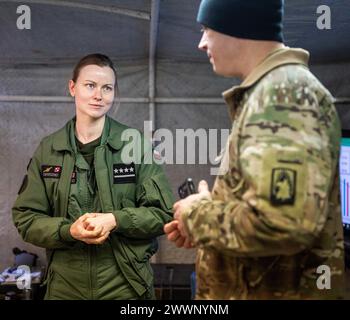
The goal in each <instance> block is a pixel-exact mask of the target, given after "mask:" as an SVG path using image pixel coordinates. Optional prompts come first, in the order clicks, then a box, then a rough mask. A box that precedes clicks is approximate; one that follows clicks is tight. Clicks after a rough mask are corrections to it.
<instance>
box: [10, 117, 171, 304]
mask: <svg viewBox="0 0 350 320" xmlns="http://www.w3.org/2000/svg"><path fill="white" fill-rule="evenodd" d="M74 125H75V121H74V119H73V120H71V121H70V122H68V123H67V125H66V126H65V127H64V128H62V129H61V130H59V131H58V132H56V133H54V134H52V135H50V136H48V137H46V138H44V139H43V140H42V142H41V143H40V146H39V147H38V149H37V150H36V152H35V154H34V156H33V158H32V161H31V163H30V165H29V166H28V174H27V177H26V179H25V182H24V185H22V187H21V190H20V192H19V195H18V198H17V200H16V202H15V204H14V207H13V219H14V223H15V225H16V227H17V229H18V231H19V233H20V234H21V236H22V237H23V239H24V240H25V241H27V242H30V243H32V244H34V245H37V246H40V247H43V248H46V249H47V260H48V273H47V280H46V281H47V292H46V296H45V298H46V299H144V298H154V290H153V272H152V269H151V267H150V264H149V259H150V257H151V256H152V255H153V254H154V253H155V252H156V250H157V240H156V237H157V236H159V235H161V234H162V233H163V225H164V224H165V223H167V222H169V221H170V220H171V219H172V217H171V214H172V211H171V208H172V204H173V196H172V192H171V189H170V186H169V184H168V182H167V179H166V177H165V175H164V173H163V170H162V169H161V167H160V166H158V165H156V164H155V163H153V162H152V161H149V160H150V159H151V158H152V157H150V155H152V149H151V148H150V147H149V146H148V145H147V143H146V142H145V141H144V139H143V138H142V136H141V134H139V133H138V132H136V131H133V132H134V133H135V132H136V133H137V134H134V135H133V137H134V139H133V140H132V141H131V142H130V140H128V141H126V140H127V139H126V138H125V135H124V133H125V132H127V131H128V130H130V128H128V127H126V126H124V125H122V124H120V123H118V122H116V121H114V120H112V119H111V118H109V117H106V121H105V126H104V129H103V133H102V136H101V142H100V145H99V146H96V148H95V150H94V156H93V162H92V161H89V157H87V156H86V155H83V154H81V153H80V152H78V151H77V147H76V143H75V136H74ZM130 146H134V147H135V150H136V152H135V155H136V154H137V155H138V157H137V156H135V157H134V160H135V161H133V162H128V163H123V161H122V154H123V148H130ZM136 146H137V147H138V148H136ZM90 156H91V155H90ZM86 160H88V161H86ZM90 160H91V157H90ZM89 162H90V164H89ZM118 171H119V172H121V171H130V172H128V173H127V174H126V173H125V172H123V173H118ZM131 171H132V172H131ZM87 212H105V213H108V212H112V213H113V214H114V215H115V218H116V222H117V227H116V229H115V230H114V231H113V232H112V233H111V234H110V236H109V238H108V239H107V241H106V242H105V243H104V244H103V245H87V244H85V243H83V242H81V241H77V240H75V239H74V238H72V236H71V235H70V232H69V229H70V226H71V224H72V222H73V221H75V220H76V219H77V218H78V217H79V216H81V215H83V214H85V213H87Z"/></svg>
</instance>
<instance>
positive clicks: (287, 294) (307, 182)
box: [164, 0, 345, 299]
mask: <svg viewBox="0 0 350 320" xmlns="http://www.w3.org/2000/svg"><path fill="white" fill-rule="evenodd" d="M282 11H283V1H281V0H268V1H246V0H244V1H243V0H242V1H237V0H230V1H223V0H203V1H202V3H201V6H200V9H199V14H198V21H199V22H200V23H201V24H202V25H203V27H204V30H203V32H204V33H203V37H202V39H201V42H200V44H199V48H200V49H202V50H204V51H206V52H207V54H208V57H209V58H210V62H211V63H212V65H213V69H214V71H215V72H216V73H218V74H220V75H224V76H238V77H240V78H242V79H243V82H242V84H241V85H240V86H236V87H233V88H232V89H230V90H228V91H226V92H224V93H223V96H224V98H225V100H226V102H227V104H228V107H229V113H230V115H231V119H232V121H233V127H232V132H231V135H230V137H229V141H228V144H227V148H226V150H225V153H224V157H223V160H222V164H221V169H222V172H221V175H219V176H218V177H217V178H216V181H215V184H214V187H213V190H212V192H211V193H210V192H209V191H208V186H207V184H206V182H205V181H201V182H200V185H199V193H198V194H195V195H191V196H189V197H187V198H186V199H184V200H181V201H179V202H177V203H176V204H175V205H174V210H175V219H177V220H175V221H173V222H171V223H169V224H167V225H166V226H165V228H164V229H165V232H166V233H167V235H168V239H169V240H171V241H174V242H175V243H176V245H177V246H178V247H182V246H183V247H186V248H188V247H191V246H193V245H194V246H196V247H198V254H197V264H196V275H197V282H196V283H197V285H196V298H197V299H338V298H343V294H344V292H343V284H344V281H345V280H344V249H343V234H342V224H341V215H340V206H339V182H338V158H339V142H340V123H339V119H338V117H337V114H336V110H335V107H334V105H333V103H332V100H333V99H332V96H331V94H330V93H329V92H328V91H327V89H326V88H325V87H324V86H323V85H322V84H321V83H320V82H319V81H318V80H317V79H316V78H315V76H314V75H312V74H311V72H310V71H309V69H308V67H307V62H308V58H309V54H308V52H306V51H304V50H302V49H290V48H288V47H285V46H284V45H283V42H282V41H283V40H282V33H281V31H282V30H281V19H282ZM250 17H253V18H254V25H255V28H256V30H254V28H253V27H252V26H250V25H249V23H250V22H249V21H250V20H251V19H250ZM326 271H329V272H326Z"/></svg>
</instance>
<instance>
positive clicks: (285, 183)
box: [271, 168, 297, 205]
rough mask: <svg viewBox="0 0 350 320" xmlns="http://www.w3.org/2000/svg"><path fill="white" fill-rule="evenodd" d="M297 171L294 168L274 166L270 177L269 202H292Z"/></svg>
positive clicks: (282, 203) (278, 203) (280, 203)
mask: <svg viewBox="0 0 350 320" xmlns="http://www.w3.org/2000/svg"><path fill="white" fill-rule="evenodd" d="M296 180H297V173H296V171H295V170H291V169H285V168H276V169H273V170H272V177H271V203H272V204H274V205H285V204H291V205H292V204H294V201H295V187H296Z"/></svg>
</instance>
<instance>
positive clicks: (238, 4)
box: [197, 0, 284, 42]
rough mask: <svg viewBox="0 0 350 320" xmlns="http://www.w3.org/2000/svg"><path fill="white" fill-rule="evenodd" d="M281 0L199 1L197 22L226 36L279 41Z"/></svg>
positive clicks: (281, 12) (280, 40) (281, 14)
mask: <svg viewBox="0 0 350 320" xmlns="http://www.w3.org/2000/svg"><path fill="white" fill-rule="evenodd" d="M283 7H284V0H202V2H201V4H200V7H199V11H198V16H197V21H198V22H199V23H200V24H202V25H203V26H205V27H208V28H210V29H213V30H215V31H217V32H220V33H224V34H227V35H229V36H233V37H237V38H244V39H253V40H272V41H278V42H283V34H282V18H283Z"/></svg>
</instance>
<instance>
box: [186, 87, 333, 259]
mask: <svg viewBox="0 0 350 320" xmlns="http://www.w3.org/2000/svg"><path fill="white" fill-rule="evenodd" d="M252 95H253V94H252ZM246 103H248V106H247V108H245V109H244V111H245V114H243V115H242V117H243V121H242V126H241V129H240V130H239V131H240V132H239V134H238V138H237V137H236V138H237V142H236V143H237V146H238V154H239V161H238V163H239V167H240V168H239V169H240V171H241V173H242V177H241V185H242V189H241V193H240V192H236V191H234V190H232V187H228V186H227V184H225V183H224V182H223V181H224V180H225V176H222V177H218V179H217V180H218V181H219V185H220V182H222V183H223V185H225V187H224V188H226V190H223V191H224V192H225V194H226V198H225V199H220V200H208V199H207V200H202V201H200V202H198V203H196V204H194V206H193V207H192V208H191V209H190V210H188V211H187V212H184V213H183V216H182V217H183V218H184V221H185V227H186V228H187V230H188V231H189V234H191V237H192V240H193V242H194V243H195V244H196V245H198V246H205V247H207V248H208V247H210V248H213V249H215V250H222V251H227V253H228V254H232V255H234V256H250V257H254V256H255V257H258V256H272V255H292V254H295V253H297V252H300V251H302V250H304V249H305V248H308V247H310V246H311V245H312V244H313V242H314V240H315V238H316V236H317V235H318V234H319V232H320V231H321V230H322V228H323V226H324V223H325V221H326V219H327V213H328V205H329V203H328V197H329V193H330V189H331V187H332V183H333V181H334V176H335V172H336V168H337V159H338V153H339V140H340V135H339V132H340V129H339V120H338V117H337V115H336V111H335V109H334V106H333V104H332V101H331V98H330V96H328V95H324V97H322V98H321V99H320V97H319V96H317V92H316V93H315V92H311V91H310V90H309V89H308V87H307V86H302V85H301V86H300V87H298V89H297V88H293V86H291V87H290V88H288V87H287V86H286V85H283V83H282V84H281V85H280V84H275V85H273V84H265V85H262V87H261V89H260V90H259V92H258V94H255V95H254V96H252V97H250V98H249V100H248V102H246ZM244 111H243V112H244ZM233 138H234V137H233ZM230 143H232V141H230ZM230 153H231V148H230ZM230 156H231V154H230ZM231 160H232V159H230V162H231ZM230 169H232V168H231V165H230ZM231 172H232V170H229V172H228V173H227V174H231ZM218 192H220V190H218ZM214 199H215V196H214Z"/></svg>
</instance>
